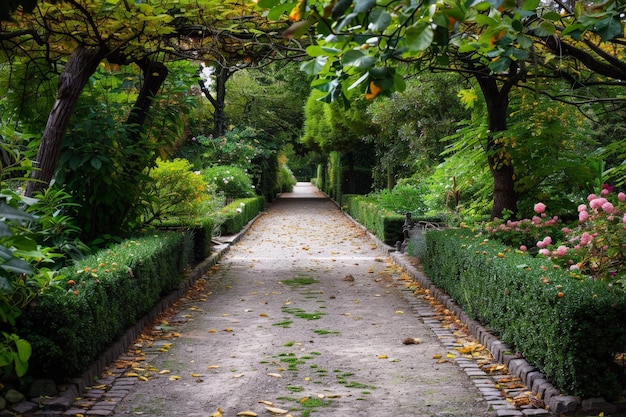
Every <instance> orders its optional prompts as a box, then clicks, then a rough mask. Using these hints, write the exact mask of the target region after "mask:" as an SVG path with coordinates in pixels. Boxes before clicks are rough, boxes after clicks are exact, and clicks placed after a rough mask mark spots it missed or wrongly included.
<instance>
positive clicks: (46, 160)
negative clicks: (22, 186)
mask: <svg viewBox="0 0 626 417" xmlns="http://www.w3.org/2000/svg"><path fill="white" fill-rule="evenodd" d="M103 58H104V52H103V50H102V49H99V48H87V47H83V46H79V47H77V48H76V49H75V50H74V52H72V54H71V55H70V57H69V58H68V60H67V64H66V65H65V70H64V71H63V73H62V74H61V75H60V76H59V86H58V91H57V98H56V101H55V103H54V106H53V107H52V110H51V111H50V115H49V116H48V122H47V123H46V127H45V129H44V131H43V135H42V138H41V144H40V145H39V151H38V153H37V160H36V166H37V167H38V169H37V170H34V171H33V174H32V181H29V183H28V186H27V187H26V195H28V196H30V195H32V194H33V193H34V192H36V191H43V190H44V189H46V188H47V187H49V186H50V183H51V181H52V179H53V178H54V174H55V171H56V168H57V163H58V161H59V156H60V153H61V145H62V143H63V137H64V136H65V132H66V131H67V126H68V124H69V122H70V117H71V116H72V112H73V111H74V106H75V105H76V102H77V101H78V98H79V97H80V94H81V93H82V91H83V88H84V87H85V85H86V84H87V81H89V77H91V75H92V74H93V73H94V72H95V71H96V69H97V68H98V65H99V64H100V61H101V60H102V59H103Z"/></svg>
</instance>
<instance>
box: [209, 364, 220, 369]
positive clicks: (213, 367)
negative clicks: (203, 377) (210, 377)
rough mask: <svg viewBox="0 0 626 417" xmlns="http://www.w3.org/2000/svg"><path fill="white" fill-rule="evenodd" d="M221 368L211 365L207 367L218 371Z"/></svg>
mask: <svg viewBox="0 0 626 417" xmlns="http://www.w3.org/2000/svg"><path fill="white" fill-rule="evenodd" d="M219 367H220V366H219V365H209V366H207V369H217V368H219Z"/></svg>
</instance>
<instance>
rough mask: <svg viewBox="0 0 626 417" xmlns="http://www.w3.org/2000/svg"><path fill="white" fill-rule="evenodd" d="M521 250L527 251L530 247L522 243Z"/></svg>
mask: <svg viewBox="0 0 626 417" xmlns="http://www.w3.org/2000/svg"><path fill="white" fill-rule="evenodd" d="M519 250H521V251H522V252H526V251H527V250H528V248H527V247H526V245H522V246H520V247H519Z"/></svg>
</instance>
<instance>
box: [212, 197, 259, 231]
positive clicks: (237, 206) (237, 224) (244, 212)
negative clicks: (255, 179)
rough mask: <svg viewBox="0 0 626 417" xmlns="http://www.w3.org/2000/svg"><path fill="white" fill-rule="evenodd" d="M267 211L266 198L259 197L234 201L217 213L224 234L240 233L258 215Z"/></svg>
mask: <svg viewBox="0 0 626 417" xmlns="http://www.w3.org/2000/svg"><path fill="white" fill-rule="evenodd" d="M263 210H265V198H264V197H263V196H257V197H253V198H242V199H238V200H235V201H233V202H232V203H230V204H229V205H227V206H226V207H224V208H223V209H222V210H220V211H219V212H218V213H217V216H218V220H216V222H217V223H218V224H219V228H220V231H221V233H222V234H224V235H230V234H234V233H238V232H239V231H241V229H243V228H244V226H245V225H246V224H248V222H249V221H250V220H252V219H254V218H255V217H256V216H257V214H259V213H260V212H262V211H263Z"/></svg>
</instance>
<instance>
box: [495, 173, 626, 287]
mask: <svg viewBox="0 0 626 417" xmlns="http://www.w3.org/2000/svg"><path fill="white" fill-rule="evenodd" d="M547 209H548V208H547V207H546V205H545V204H543V203H537V204H535V206H534V212H535V213H536V215H535V216H533V217H532V218H531V219H523V220H518V221H512V220H507V221H501V220H497V219H496V221H494V222H491V223H489V224H487V226H486V228H485V231H486V232H487V234H489V235H491V236H492V237H494V238H496V239H498V240H500V241H502V242H503V243H505V244H508V245H510V246H513V247H515V248H516V249H519V251H520V252H524V253H528V254H530V255H534V256H543V257H547V258H549V259H550V260H551V261H552V262H554V263H555V265H557V266H559V267H563V268H567V269H568V270H569V271H570V272H571V274H572V276H575V277H578V278H583V277H590V278H592V279H596V280H602V281H605V282H607V283H615V284H619V285H622V286H624V287H626V194H625V193H623V192H619V193H615V192H614V190H613V187H611V186H608V185H606V184H605V185H604V186H603V188H602V191H601V192H600V196H598V195H596V194H590V195H589V196H588V197H587V204H580V205H579V206H578V209H577V211H578V221H575V222H573V224H568V225H564V224H563V223H562V221H561V220H560V219H558V218H557V217H552V218H550V217H548V216H547V214H546V213H547ZM539 216H541V217H539Z"/></svg>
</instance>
